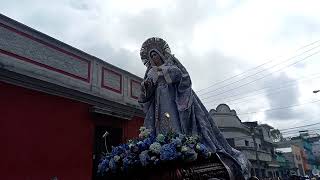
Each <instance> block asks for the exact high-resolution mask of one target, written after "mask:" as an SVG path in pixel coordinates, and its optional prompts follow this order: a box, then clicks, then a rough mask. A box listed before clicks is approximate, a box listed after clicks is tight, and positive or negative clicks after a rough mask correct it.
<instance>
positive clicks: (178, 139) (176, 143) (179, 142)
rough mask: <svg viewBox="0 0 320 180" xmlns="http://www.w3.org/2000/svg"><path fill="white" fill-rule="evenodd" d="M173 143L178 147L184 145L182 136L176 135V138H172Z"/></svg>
mask: <svg viewBox="0 0 320 180" xmlns="http://www.w3.org/2000/svg"><path fill="white" fill-rule="evenodd" d="M171 141H172V143H173V144H174V145H175V146H176V147H181V146H182V141H181V139H180V138H178V137H176V138H174V139H172V140H171Z"/></svg>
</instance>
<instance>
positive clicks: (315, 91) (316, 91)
mask: <svg viewBox="0 0 320 180" xmlns="http://www.w3.org/2000/svg"><path fill="white" fill-rule="evenodd" d="M312 92H313V93H318V92H320V90H314V91H312Z"/></svg>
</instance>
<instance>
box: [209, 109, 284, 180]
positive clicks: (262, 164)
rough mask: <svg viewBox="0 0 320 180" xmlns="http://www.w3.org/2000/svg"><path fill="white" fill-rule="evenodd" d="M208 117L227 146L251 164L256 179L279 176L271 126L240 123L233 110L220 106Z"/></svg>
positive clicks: (211, 111)
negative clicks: (226, 142) (210, 117)
mask: <svg viewBox="0 0 320 180" xmlns="http://www.w3.org/2000/svg"><path fill="white" fill-rule="evenodd" d="M210 115H211V116H212V117H213V120H214V122H215V123H216V125H217V126H218V127H219V129H220V130H221V132H222V134H223V135H224V137H225V138H226V139H227V141H228V142H229V144H230V145H231V146H232V147H234V148H236V149H238V150H240V151H241V152H243V153H244V154H245V155H246V157H247V158H248V159H249V161H250V162H251V164H252V168H251V174H252V175H256V176H258V177H262V178H265V177H277V176H279V171H278V169H279V167H280V165H279V164H278V162H277V161H276V159H275V158H276V157H275V156H274V146H273V143H272V140H271V137H270V129H272V127H271V126H268V125H266V124H262V125H258V124H257V122H241V120H240V119H239V117H238V116H237V113H236V111H235V110H231V109H230V108H229V106H228V105H226V104H220V105H218V106H217V108H216V109H212V110H210Z"/></svg>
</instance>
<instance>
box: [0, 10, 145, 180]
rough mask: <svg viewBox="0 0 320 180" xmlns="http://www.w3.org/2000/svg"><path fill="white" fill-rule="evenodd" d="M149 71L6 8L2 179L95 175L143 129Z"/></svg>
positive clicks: (0, 18) (1, 68)
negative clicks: (67, 39) (108, 57)
mask: <svg viewBox="0 0 320 180" xmlns="http://www.w3.org/2000/svg"><path fill="white" fill-rule="evenodd" d="M141 80H142V79H141V78H140V77H137V76H135V75H133V74H131V73H129V72H127V71H124V70H122V69H120V68H117V67H115V66H113V65H111V64H108V63H107V62H105V61H102V60H101V59H98V58H96V57H94V56H91V55H89V54H87V53H85V52H82V51H80V50H78V49H76V48H74V47H71V46H69V45H67V44H64V43H63V42H61V41H58V40H56V39H53V38H51V37H49V36H47V35H45V34H43V33H41V32H38V31H36V30H34V29H31V28H29V27H27V26H25V25H23V24H21V23H19V22H16V21H14V20H12V19H10V18H8V17H6V16H4V15H1V14H0V139H1V146H0V156H1V158H0V179H26V180H29V179H30V180H31V179H32V180H34V179H39V180H43V179H48V180H49V179H58V180H60V179H77V180H82V179H86V180H87V179H94V178H95V171H96V170H95V163H97V159H98V157H97V154H99V153H100V152H101V151H103V150H104V148H105V147H104V139H103V138H102V135H103V134H104V133H105V131H106V130H107V131H108V132H109V133H110V135H109V136H108V138H107V143H108V145H109V146H110V145H116V144H118V143H120V142H123V141H125V140H127V139H128V138H132V137H136V136H137V135H138V129H139V127H140V126H141V125H142V123H143V117H144V115H143V113H142V111H141V109H140V107H139V104H138V103H137V97H138V94H139V91H140V82H141Z"/></svg>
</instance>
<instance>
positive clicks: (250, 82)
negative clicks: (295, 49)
mask: <svg viewBox="0 0 320 180" xmlns="http://www.w3.org/2000/svg"><path fill="white" fill-rule="evenodd" d="M319 52H320V50H319V51H316V52H315V53H312V54H310V55H308V56H306V57H304V58H302V59H300V60H298V61H295V62H294V63H291V64H289V65H287V66H284V67H282V68H280V69H278V70H276V71H274V72H271V73H268V74H266V75H264V76H262V77H260V78H258V79H255V80H253V81H249V82H247V83H245V84H242V85H240V86H237V87H235V88H232V89H229V90H227V91H223V92H221V93H219V94H216V95H214V96H218V95H221V94H225V93H227V92H230V91H232V90H235V89H238V88H241V87H243V86H246V85H248V84H252V83H253V82H256V81H258V80H261V79H263V78H265V77H267V76H268V75H271V74H272V73H275V72H279V71H281V70H283V69H285V68H287V67H290V66H293V65H295V64H297V63H299V62H301V61H304V60H306V59H307V58H309V57H311V56H313V55H315V54H318V53H319ZM214 96H212V97H214ZM208 98H210V96H209V97H206V98H202V99H201V100H204V99H208Z"/></svg>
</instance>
